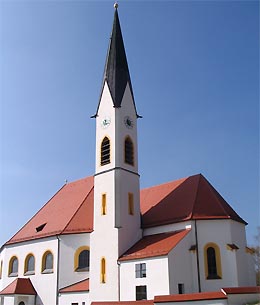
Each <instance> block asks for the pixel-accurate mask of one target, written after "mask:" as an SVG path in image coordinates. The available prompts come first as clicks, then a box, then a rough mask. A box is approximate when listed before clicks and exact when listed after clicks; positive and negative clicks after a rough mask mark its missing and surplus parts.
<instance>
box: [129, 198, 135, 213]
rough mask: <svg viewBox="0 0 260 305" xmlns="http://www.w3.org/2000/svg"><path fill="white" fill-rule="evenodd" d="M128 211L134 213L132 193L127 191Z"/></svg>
mask: <svg viewBox="0 0 260 305" xmlns="http://www.w3.org/2000/svg"><path fill="white" fill-rule="evenodd" d="M128 213H129V215H134V194H132V193H128Z"/></svg>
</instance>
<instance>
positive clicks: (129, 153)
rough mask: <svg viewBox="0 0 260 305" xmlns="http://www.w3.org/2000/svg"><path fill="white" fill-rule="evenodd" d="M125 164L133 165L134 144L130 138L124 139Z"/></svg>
mask: <svg viewBox="0 0 260 305" xmlns="http://www.w3.org/2000/svg"><path fill="white" fill-rule="evenodd" d="M125 163H127V164H130V165H134V144H133V142H132V140H131V138H130V137H127V138H126V139H125Z"/></svg>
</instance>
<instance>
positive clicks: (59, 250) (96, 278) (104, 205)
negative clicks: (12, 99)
mask: <svg viewBox="0 0 260 305" xmlns="http://www.w3.org/2000/svg"><path fill="white" fill-rule="evenodd" d="M137 118H138V116H137V113H136V108H135V104H134V99H133V95H132V93H131V87H130V80H128V81H127V83H126V87H125V88H124V94H123V97H122V101H121V103H120V105H115V102H114V101H113V98H112V94H111V91H110V88H109V86H108V82H107V81H106V80H104V87H103V91H102V94H101V99H100V104H99V106H98V110H97V114H96V166H95V169H96V170H95V176H94V203H93V202H92V203H93V204H94V209H93V215H91V217H93V222H94V225H93V232H91V229H90V230H89V231H88V232H91V233H87V232H83V233H79V232H81V231H80V230H79V232H78V231H77V232H76V233H75V232H74V233H73V232H72V233H71V234H68V233H67V234H62V233H59V234H58V233H57V235H56V236H49V237H44V238H37V239H36V238H35V239H31V240H28V241H23V242H14V243H11V244H6V245H4V246H3V247H2V248H1V253H0V262H3V264H2V263H1V265H2V267H1V272H0V273H1V278H0V290H1V291H2V290H4V289H6V287H8V285H9V284H11V283H12V282H13V281H14V280H15V279H20V278H29V279H30V281H31V283H32V285H33V287H34V289H35V290H36V292H37V295H36V297H35V296H34V295H20V294H13V295H9V294H8V291H7V294H2V295H1V296H0V297H1V305H19V302H24V303H25V304H26V305H68V304H69V305H71V304H73V303H75V304H77V305H90V304H91V302H93V301H135V300H136V299H137V290H138V289H137V288H138V287H139V288H140V287H143V288H144V287H145V288H144V291H145V293H144V294H143V299H148V300H153V299H154V298H155V297H156V296H158V295H169V294H183V293H199V292H208V291H220V290H221V288H223V287H236V286H254V285H255V279H254V270H253V262H252V260H251V257H250V254H249V253H247V252H246V236H245V225H244V223H243V222H239V220H238V221H236V220H231V219H228V217H226V219H216V218H214V219H213V217H211V216H212V215H209V217H208V219H203V220H194V219H193V218H190V219H189V220H187V219H188V217H187V218H184V219H183V221H176V222H175V221H172V223H169V222H167V224H164V225H158V224H157V225H154V226H150V227H148V228H142V224H141V213H140V186H139V174H138V151H137ZM105 138H107V139H108V140H109V143H110V144H109V160H108V162H106V163H105V164H101V158H102V157H101V156H102V142H103V140H104V139H105ZM127 138H129V139H131V143H132V144H133V146H132V147H133V149H132V150H131V149H130V150H131V154H130V157H131V158H132V157H133V162H132V164H131V162H130V163H129V162H127V161H126V158H125V155H126V144H125V143H126V142H125V141H126V139H127ZM88 187H89V186H88ZM90 188H91V187H90ZM92 190H93V188H92ZM193 191H194V190H193ZM72 193H73V190H71V191H70V195H71V194H72ZM76 195H77V194H75V197H76ZM81 195H82V194H81ZM84 200H85V199H84ZM184 201H185V200H184ZM150 208H151V209H152V208H153V207H150ZM91 211H92V210H91ZM59 216H60V215H57V217H59ZM211 218H212V219H211ZM44 225H45V224H44ZM44 225H43V226H44ZM33 228H34V230H35V228H36V230H37V229H38V228H39V227H37V226H36V227H35V226H34V227H33ZM180 230H189V232H188V233H187V234H186V235H185V236H184V237H183V238H182V239H180V240H177V241H176V244H175V245H174V246H172V248H171V249H169V250H168V252H167V253H164V254H163V255H158V251H159V250H160V249H155V250H154V254H153V255H151V254H150V255H147V256H146V257H144V256H142V257H139V258H138V257H135V258H134V259H129V260H120V257H121V256H122V255H123V254H124V253H125V252H126V251H127V250H129V249H130V248H131V247H132V246H133V245H134V244H135V243H137V242H138V241H140V240H142V238H143V237H146V236H150V235H155V234H159V233H166V232H175V231H180ZM86 231H87V230H86ZM37 232H38V231H37ZM51 234H54V233H53V232H51ZM144 247H145V246H144ZM155 248H156V247H155ZM82 251H87V252H88V251H89V252H88V253H90V264H87V263H86V261H84V260H83V263H84V264H86V265H87V266H85V267H86V268H79V261H80V254H81V253H82ZM210 251H211V253H212V251H213V252H214V255H213V259H212V256H211V257H210V255H209V253H210ZM46 253H50V254H51V255H52V258H53V267H52V268H51V270H47V272H44V270H43V258H44V257H45V254H46ZM29 254H30V255H33V256H34V259H35V270H34V272H33V273H26V272H25V263H26V258H27V257H28V255H29ZM14 257H16V258H17V259H18V273H17V274H13V275H10V267H9V265H10V262H11V261H12V258H14ZM210 258H211V259H212V261H213V263H212V261H211V265H213V267H215V269H216V270H214V272H215V273H216V274H215V276H214V277H212V274H211V271H210V270H209V269H210V268H211V267H210V263H209V260H210ZM214 261H215V262H214ZM140 264H143V265H144V266H145V276H142V277H140V276H136V265H140ZM86 279H89V284H90V288H89V291H87V290H86V291H76V290H75V291H70V292H64V290H63V292H62V291H60V290H61V289H62V288H65V287H67V288H68V286H74V287H75V285H74V284H78V283H79V282H82V281H83V280H86ZM256 297H257V295H256V294H244V295H239V296H237V295H235V294H234V295H231V296H230V300H229V301H228V304H237V305H239V304H242V303H245V302H248V301H254V300H255V298H256ZM160 304H162V305H166V304H175V302H172V301H171V302H165V303H160ZM182 304H183V305H186V304H187V305H188V304H189V305H191V304H193V305H195V304H200V305H202V304H205V305H226V304H227V299H221V300H200V301H193V302H190V301H189V302H186V301H185V302H182Z"/></svg>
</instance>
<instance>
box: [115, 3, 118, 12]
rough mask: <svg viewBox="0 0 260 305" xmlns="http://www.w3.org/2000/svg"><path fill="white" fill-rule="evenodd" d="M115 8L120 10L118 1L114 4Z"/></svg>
mask: <svg viewBox="0 0 260 305" xmlns="http://www.w3.org/2000/svg"><path fill="white" fill-rule="evenodd" d="M114 8H115V9H116V10H117V8H118V3H117V1H116V2H115V3H114Z"/></svg>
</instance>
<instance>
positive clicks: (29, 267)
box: [24, 254, 35, 275]
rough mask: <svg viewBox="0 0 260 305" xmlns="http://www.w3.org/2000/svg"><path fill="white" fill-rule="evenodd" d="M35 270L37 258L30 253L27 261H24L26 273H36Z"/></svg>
mask: <svg viewBox="0 0 260 305" xmlns="http://www.w3.org/2000/svg"><path fill="white" fill-rule="evenodd" d="M34 271H35V259H34V256H33V255H32V254H28V255H27V256H26V259H25V262H24V274H25V275H29V274H34Z"/></svg>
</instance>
